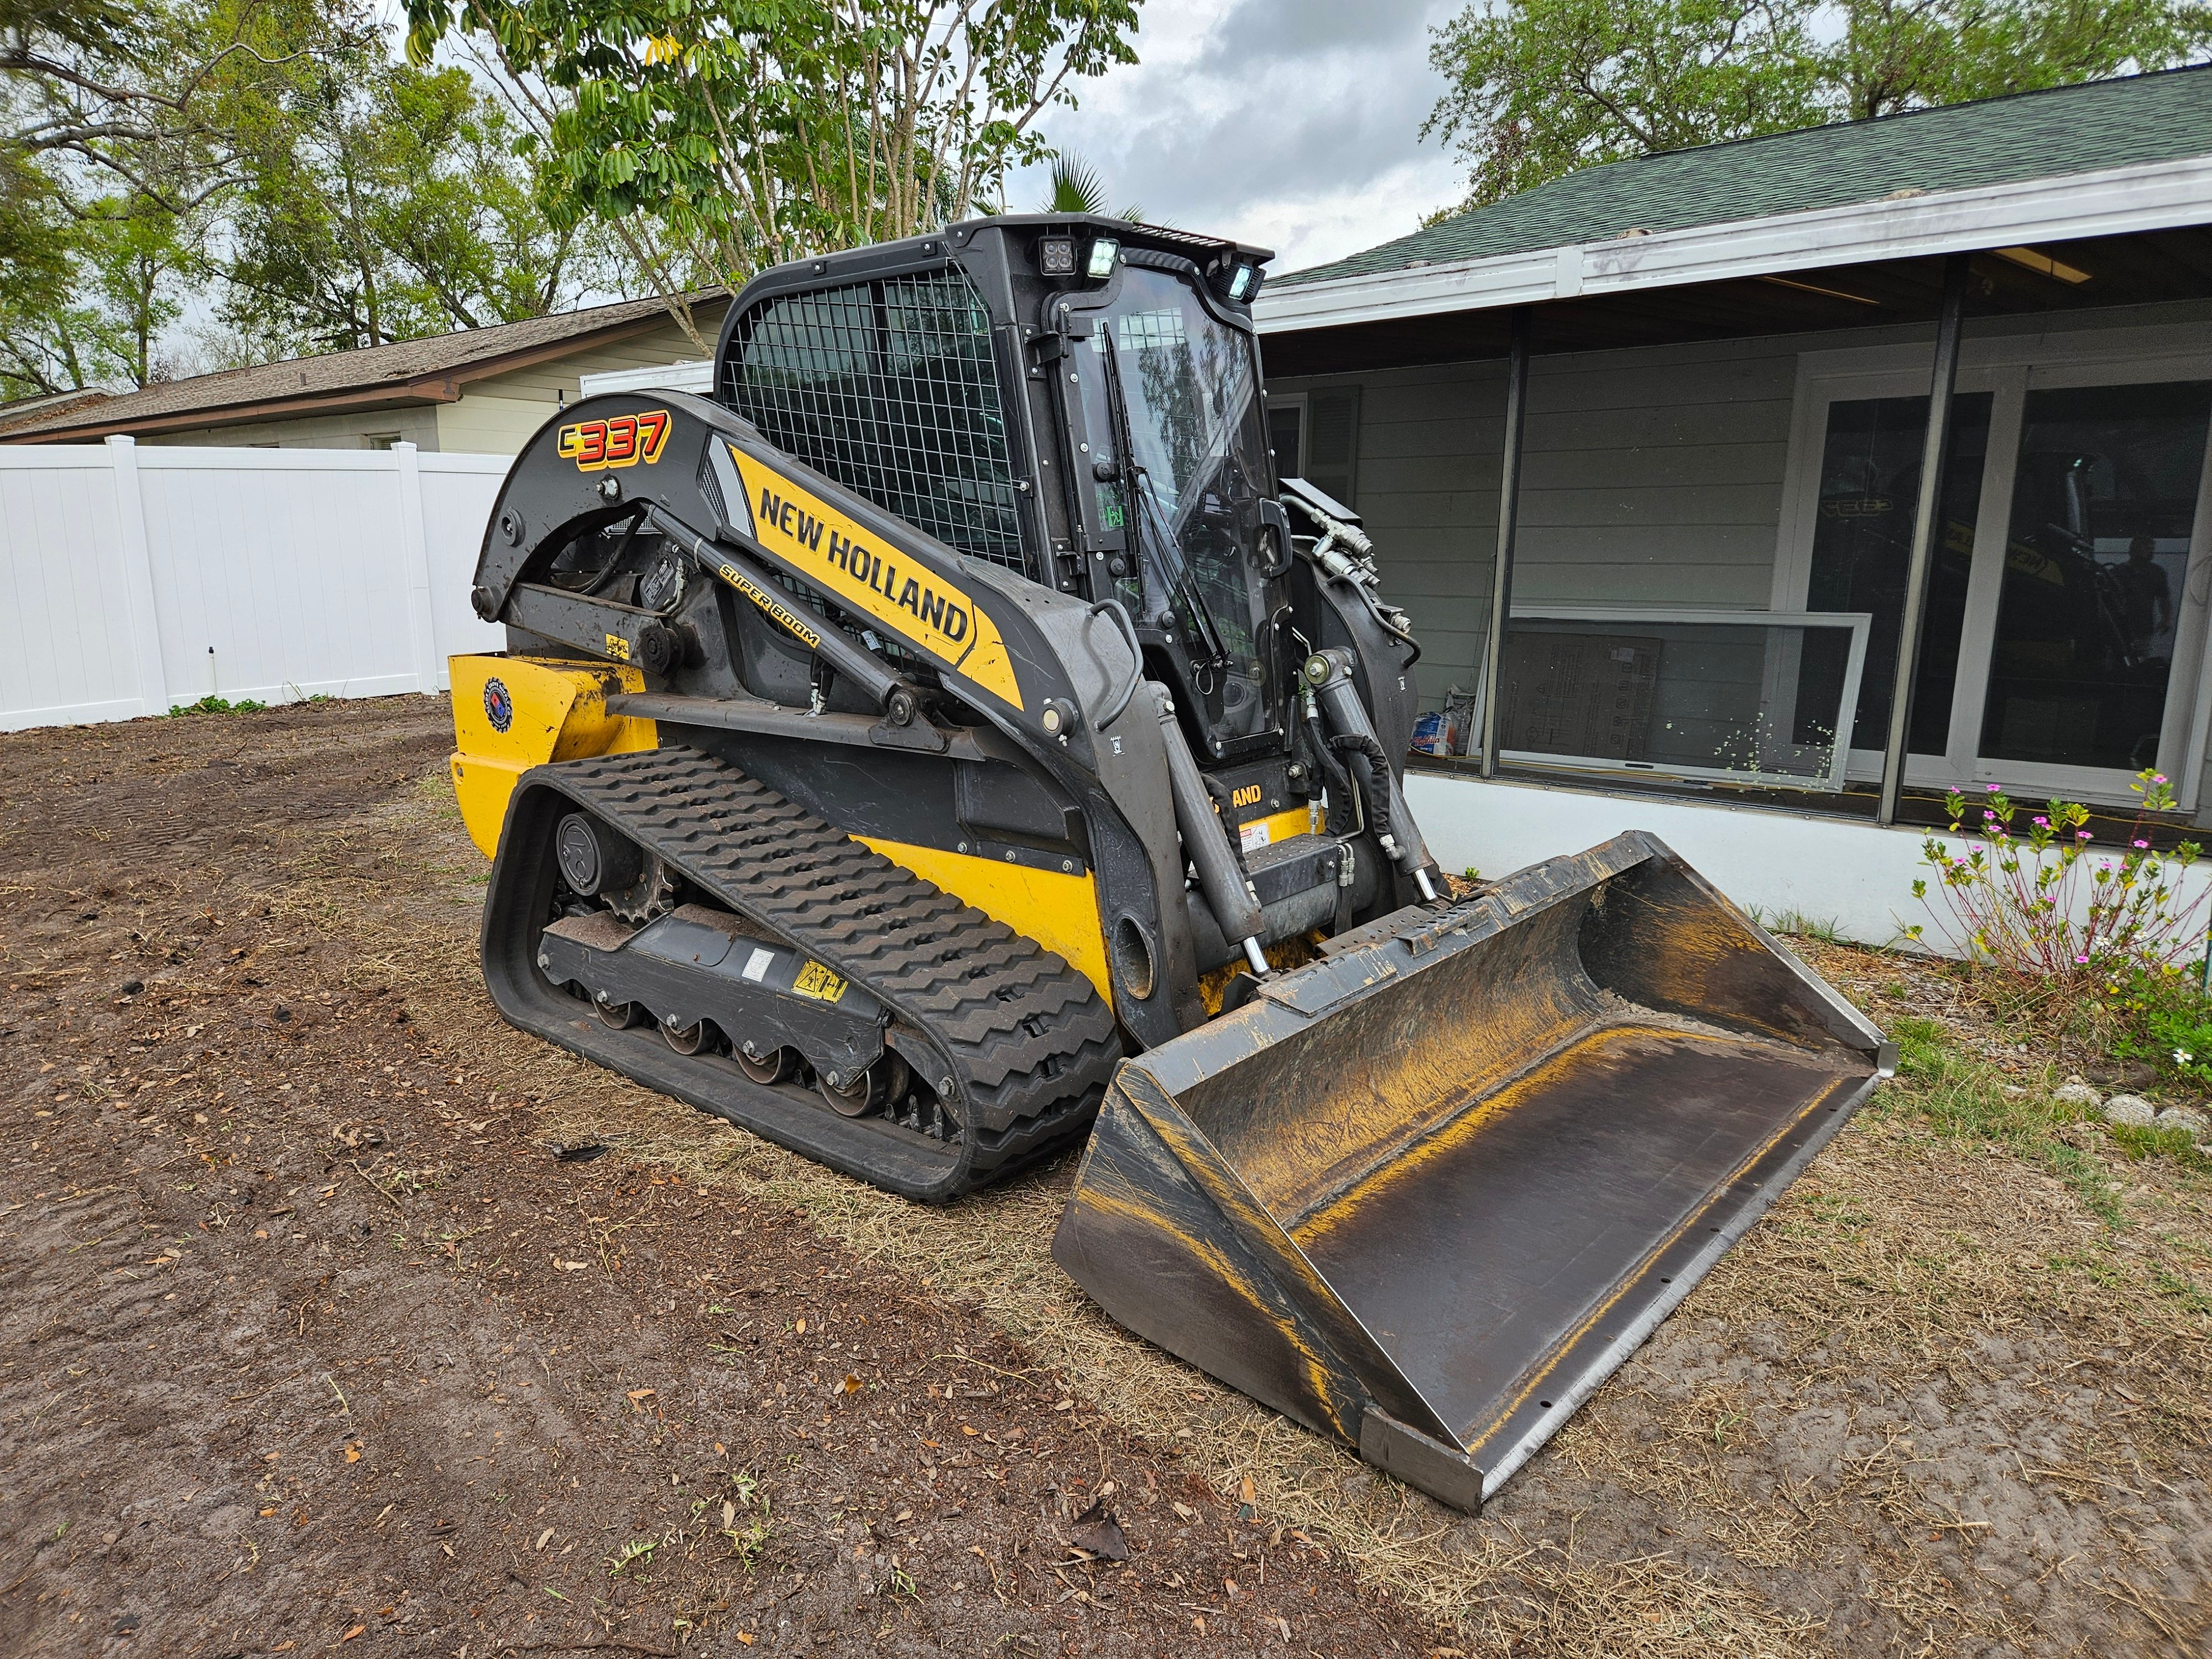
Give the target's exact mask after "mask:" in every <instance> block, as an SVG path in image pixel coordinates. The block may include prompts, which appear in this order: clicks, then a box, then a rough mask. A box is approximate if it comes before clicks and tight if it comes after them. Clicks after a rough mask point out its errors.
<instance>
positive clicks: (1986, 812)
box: [1982, 806, 1996, 818]
mask: <svg viewBox="0 0 2212 1659" xmlns="http://www.w3.org/2000/svg"><path fill="white" fill-rule="evenodd" d="M1982 816H1983V817H1985V818H1993V817H1996V813H1995V812H1992V811H1990V809H1989V808H1988V807H1986V806H1984V808H1982Z"/></svg>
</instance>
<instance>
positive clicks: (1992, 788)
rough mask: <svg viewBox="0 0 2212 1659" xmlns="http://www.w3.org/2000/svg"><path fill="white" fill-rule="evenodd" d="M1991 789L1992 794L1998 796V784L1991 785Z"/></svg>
mask: <svg viewBox="0 0 2212 1659" xmlns="http://www.w3.org/2000/svg"><path fill="white" fill-rule="evenodd" d="M1996 792H1997V786H1996V784H1994V783H1993V784H1991V785H1990V793H1991V794H1992V795H1994V794H1996Z"/></svg>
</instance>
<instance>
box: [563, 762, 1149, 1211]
mask: <svg viewBox="0 0 2212 1659" xmlns="http://www.w3.org/2000/svg"><path fill="white" fill-rule="evenodd" d="M542 770H543V772H544V773H545V774H550V775H555V776H556V777H557V779H558V782H559V787H560V789H561V792H562V793H563V794H566V795H568V797H570V798H571V799H574V800H575V801H576V802H577V803H578V804H580V805H585V806H588V807H589V808H590V809H591V810H592V811H594V812H596V813H598V814H599V816H600V817H603V818H605V820H606V821H607V822H608V823H610V824H611V825H613V826H614V827H615V828H617V829H620V830H622V831H623V833H624V834H626V835H628V836H630V837H631V838H632V839H633V840H635V842H638V844H639V845H641V846H642V847H646V848H650V849H651V850H653V851H654V852H657V853H659V854H660V856H661V857H662V858H664V859H665V860H667V861H668V862H669V863H671V865H674V866H676V867H677V868H678V869H679V870H681V871H682V872H684V875H685V876H686V877H687V878H690V881H691V882H692V883H693V884H695V885H696V886H698V887H700V888H702V889H703V890H706V891H707V892H708V894H710V895H711V896H713V897H714V899H715V900H717V901H718V902H720V903H722V904H725V905H726V906H727V907H728V908H730V909H732V910H733V911H735V912H736V913H737V914H738V915H741V916H743V917H744V918H745V919H746V920H748V921H752V922H755V923H757V924H758V925H760V926H763V927H767V928H769V929H770V930H771V931H773V932H775V933H779V934H781V935H782V936H783V937H784V938H785V939H787V940H789V941H790V942H791V943H792V944H793V945H795V946H796V947H798V948H799V949H800V950H803V951H805V952H806V953H807V954H809V955H810V956H812V957H815V958H816V959H817V960H818V961H820V962H822V963H825V964H827V965H828V966H829V967H831V968H834V969H836V971H837V972H838V973H840V974H842V975H844V976H845V977H846V978H847V979H849V980H851V981H854V983H855V984H858V985H861V986H864V987H866V988H867V990H868V991H869V992H870V993H872V994H873V995H875V996H876V997H878V998H879V999H881V1000H883V1001H884V1003H885V1004H887V1005H888V1006H890V1008H891V1009H892V1010H893V1011H895V1012H896V1013H897V1014H898V1015H899V1016H900V1018H902V1021H903V1022H904V1023H905V1024H908V1025H910V1026H912V1027H914V1028H915V1029H916V1030H920V1031H921V1033H922V1034H923V1035H924V1036H926V1037H927V1039H928V1040H929V1041H930V1042H932V1043H933V1045H934V1047H935V1048H936V1049H937V1051H938V1052H939V1054H941V1055H943V1056H944V1058H945V1060H947V1061H948V1062H949V1063H950V1065H951V1069H952V1073H953V1078H954V1091H953V1092H954V1095H955V1105H954V1111H955V1115H956V1116H957V1118H958V1119H959V1120H960V1121H961V1123H962V1124H963V1129H964V1130H965V1132H966V1133H969V1135H970V1136H971V1138H972V1139H974V1141H975V1146H974V1148H973V1151H972V1153H971V1157H972V1158H973V1159H974V1169H975V1175H976V1176H978V1177H979V1178H980V1177H982V1176H987V1175H988V1174H989V1173H990V1171H991V1170H992V1169H993V1168H994V1166H995V1165H996V1164H998V1163H1000V1162H1001V1161H1002V1159H1003V1158H1005V1157H1006V1156H1013V1155H1016V1154H1018V1155H1020V1156H1022V1157H1024V1158H1026V1156H1027V1155H1028V1154H1029V1153H1030V1152H1032V1151H1034V1150H1036V1147H1037V1146H1038V1144H1039V1140H1040V1137H1039V1136H1038V1134H1037V1133H1036V1131H1037V1130H1039V1129H1041V1128H1044V1127H1046V1122H1045V1121H1048V1120H1051V1119H1054V1118H1064V1119H1066V1121H1067V1127H1068V1128H1069V1130H1070V1131H1071V1132H1072V1131H1073V1130H1074V1129H1076V1128H1078V1127H1081V1126H1082V1125H1084V1124H1085V1123H1087V1122H1088V1121H1089V1117H1090V1114H1091V1111H1092V1110H1093V1109H1095V1108H1096V1107H1097V1103H1098V1101H1099V1099H1100V1097H1101V1096H1102V1095H1103V1092H1104V1090H1105V1086H1106V1083H1107V1080H1108V1079H1109V1077H1110V1076H1111V1075H1112V1073H1113V1069H1114V1066H1115V1061H1117V1060H1119V1059H1120V1058H1121V1037H1120V1035H1119V1033H1118V1031H1117V1030H1116V1028H1115V1022H1114V1016H1113V1012H1112V1011H1111V1010H1110V1009H1109V1007H1108V1006H1107V1005H1106V1003H1105V1000H1103V998H1101V997H1100V996H1099V994H1098V992H1097V987H1094V986H1093V985H1092V984H1091V981H1089V980H1087V979H1085V977H1084V976H1083V975H1081V974H1079V973H1078V972H1077V971H1076V970H1075V969H1073V968H1072V967H1070V966H1069V965H1068V963H1067V962H1066V959H1065V958H1063V957H1060V956H1057V955H1055V954H1054V952H1052V951H1048V950H1046V949H1045V948H1044V947H1043V946H1042V945H1039V944H1037V943H1036V941H1035V940H1034V939H1028V938H1025V937H1024V936H1023V935H1022V934H1020V933H1016V932H1014V930H1013V929H1012V928H1011V927H1007V926H1006V924H1005V923H1004V922H1001V921H994V920H993V919H992V918H991V917H989V916H987V915H984V914H983V913H982V912H981V911H980V910H975V909H972V908H969V906H968V905H966V904H963V903H962V902H960V901H959V900H958V899H957V898H954V897H952V896H951V895H950V894H947V893H945V892H943V891H941V890H939V889H938V888H936V887H933V886H932V885H931V884H929V883H927V882H926V881H924V880H922V879H921V878H920V877H918V876H916V875H915V874H914V873H913V872H911V871H908V870H905V869H902V868H901V867H900V866H897V865H896V864H894V863H892V862H891V861H890V860H889V859H887V858H885V857H884V856H883V854H880V853H878V852H876V851H874V850H873V849H872V848H867V847H865V846H863V845H861V844H860V842H856V841H854V840H852V839H851V838H850V837H848V836H847V835H846V834H845V833H844V832H843V831H842V830H840V829H837V828H836V827H835V826H834V825H831V824H829V823H823V821H822V820H821V819H820V818H817V817H815V816H814V815H813V814H812V813H811V812H809V811H806V810H805V808H803V807H801V806H799V805H795V804H794V803H793V802H792V801H790V800H788V799H786V798H785V797H783V796H781V795H780V794H778V793H776V792H775V791H774V790H772V789H770V788H769V787H767V786H766V785H765V784H763V783H762V782H760V781H758V780H757V779H755V778H752V777H750V776H748V775H746V774H744V773H743V772H741V771H739V770H738V769H737V768H736V767H734V766H732V765H730V764H729V763H727V762H725V761H721V760H718V759H716V758H714V757H712V756H709V755H705V754H702V753H701V752H700V751H698V750H694V749H685V748H680V747H670V748H664V749H659V750H644V751H641V752H638V753H635V754H628V755H614V756H608V757H601V758H598V759H592V760H577V761H564V762H561V763H556V764H554V765H551V766H548V767H545V768H544V769H542ZM930 1080H931V1081H932V1082H933V1083H938V1084H939V1085H941V1084H942V1081H943V1079H942V1076H941V1074H940V1075H939V1077H936V1078H933V1079H930ZM1001 1147H1003V1149H1004V1150H1003V1152H1000V1153H999V1154H998V1155H996V1156H994V1149H996V1148H1001Z"/></svg>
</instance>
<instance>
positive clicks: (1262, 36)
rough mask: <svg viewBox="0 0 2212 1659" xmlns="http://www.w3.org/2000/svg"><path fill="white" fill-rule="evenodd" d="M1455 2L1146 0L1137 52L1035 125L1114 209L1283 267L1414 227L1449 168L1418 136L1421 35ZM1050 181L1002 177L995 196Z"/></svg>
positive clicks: (1426, 83) (1015, 203) (1454, 175)
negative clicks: (1242, 245)
mask: <svg viewBox="0 0 2212 1659" xmlns="http://www.w3.org/2000/svg"><path fill="white" fill-rule="evenodd" d="M1464 3H1465V0H1151V3H1149V4H1147V5H1146V6H1145V8H1144V9H1143V12H1142V14H1141V15H1142V18H1143V25H1142V27H1141V28H1140V29H1139V33H1138V35H1137V53H1138V56H1139V58H1140V59H1141V61H1140V62H1139V64H1137V65H1136V66H1135V67H1134V68H1130V69H1121V70H1115V71H1114V72H1113V73H1112V74H1111V75H1109V76H1107V77H1106V78H1105V79H1103V80H1102V81H1097V82H1091V83H1089V84H1087V85H1085V86H1084V87H1082V88H1080V89H1079V94H1078V95H1079V97H1080V98H1081V100H1082V104H1081V107H1080V108H1079V109H1076V110H1074V111H1073V112H1069V111H1055V112H1052V113H1050V114H1049V115H1048V116H1047V117H1046V118H1045V119H1044V121H1043V124H1042V125H1043V131H1044V134H1045V137H1047V138H1048V140H1049V141H1050V142H1051V143H1053V144H1054V146H1056V147H1057V148H1058V149H1060V150H1061V151H1063V152H1066V153H1072V154H1073V155H1079V156H1081V157H1082V158H1083V160H1085V161H1087V162H1089V163H1090V164H1091V166H1092V167H1096V168H1097V170H1098V173H1099V174H1100V175H1101V177H1102V178H1103V180H1104V183H1105V186H1106V191H1107V194H1108V196H1109V197H1110V198H1111V199H1112V202H1113V204H1114V205H1115V207H1120V206H1121V205H1123V204H1127V203H1134V204H1136V205H1138V206H1139V207H1141V208H1143V209H1144V210H1145V213H1146V216H1147V217H1148V218H1154V219H1161V218H1164V219H1166V220H1168V221H1170V222H1172V223H1174V224H1176V225H1177V226H1179V227H1181V228H1183V229H1186V230H1194V231H1202V232H1206V233H1207V234H1218V235H1230V236H1235V237H1237V238H1239V239H1241V240H1244V241H1248V242H1256V243H1258V244H1260V245H1261V246H1264V247H1273V248H1274V249H1275V250H1276V252H1277V254H1278V258H1277V259H1276V261H1275V264H1274V267H1273V269H1275V270H1278V271H1284V270H1296V269H1297V268H1299V267H1300V266H1304V265H1310V264H1319V263H1321V262H1322V261H1323V260H1328V259H1334V258H1340V256H1342V255H1344V254H1346V253H1352V252H1358V250H1359V249H1361V248H1364V247H1371V246H1374V245H1375V244H1376V243H1377V242H1382V241H1387V240H1389V239H1390V238H1391V237H1393V236H1401V235H1403V234H1406V233H1407V232H1408V231H1411V230H1413V229H1415V228H1418V226H1419V222H1420V218H1421V216H1422V215H1423V214H1425V213H1430V212H1433V211H1434V210H1436V209H1437V208H1439V207H1442V206H1443V205H1445V204H1448V203H1450V202H1453V201H1455V200H1457V199H1458V197H1459V196H1460V194H1461V192H1462V190H1463V188H1464V185H1463V182H1462V173H1461V169H1460V167H1458V166H1457V165H1456V164H1455V162H1454V161H1452V159H1451V157H1450V155H1449V152H1448V151H1447V150H1446V149H1444V147H1443V145H1442V144H1440V143H1437V142H1436V141H1435V140H1433V139H1431V140H1429V141H1428V142H1426V143H1424V142H1423V141H1422V139H1421V137H1420V127H1421V122H1422V120H1423V118H1425V116H1426V115H1427V114H1428V112H1429V109H1430V107H1431V106H1432V105H1433V104H1434V103H1435V102H1436V100H1437V96H1438V94H1440V93H1441V92H1442V91H1443V82H1442V80H1441V78H1440V77H1439V76H1437V74H1436V73H1435V72H1434V71H1433V70H1431V69H1430V68H1429V64H1428V50H1429V29H1430V27H1431V25H1433V24H1436V23H1438V22H1442V21H1444V20H1445V19H1446V18H1448V17H1449V16H1451V15H1454V14H1455V13H1456V12H1457V11H1459V10H1460V9H1462V6H1463V5H1464ZM1048 188H1049V186H1048V184H1047V182H1046V181H1045V179H1044V178H1043V177H1042V174H1041V173H1032V174H1030V175H1029V176H1025V177H1022V178H1018V179H1016V180H1015V181H1014V182H1013V184H1012V187H1011V189H1010V190H1009V191H1008V195H1009V197H1010V198H1011V199H1010V200H1009V203H1008V205H1009V206H1011V207H1012V208H1014V209H1016V210H1022V209H1025V208H1032V207H1034V206H1036V205H1037V204H1039V203H1041V202H1042V199H1043V197H1044V196H1045V194H1046V192H1047V191H1048Z"/></svg>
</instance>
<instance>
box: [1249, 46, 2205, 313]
mask: <svg viewBox="0 0 2212 1659" xmlns="http://www.w3.org/2000/svg"><path fill="white" fill-rule="evenodd" d="M2189 155H2212V65H2208V66H2206V67H2203V68H2197V69H2183V70H2164V71H2161V72H2160V73H2158V74H2155V75H2138V76H2128V77H2127V78H2125V79H2122V80H2115V81H2092V82H2086V83H2084V84H2082V85H2080V86H2073V87H2054V88H2051V89H2050V90H2048V91H2045V92H2027V93H2016V94H2013V95H2012V96H2010V97H2007V98H1991V99H1988V100H1984V101H1982V102H1980V103H1972V104H1950V105H1947V106H1943V107H1942V108H1939V109H1922V110H1911V111H1909V112H1905V113H1904V114H1901V115H1887V116H1883V117H1881V118H1880V119H1878V120H1873V121H1850V122H1839V123H1838V124H1836V125H1832V126H1825V127H1808V128H1805V129H1804V130H1802V131H1797V132H1780V133H1776V134H1773V135H1772V136H1771V137H1765V138H1745V139H1740V140H1738V141H1736V142H1735V143H1726V144H1707V145H1705V146H1703V147H1701V148H1699V149H1678V150H1668V151H1666V152H1664V153H1662V154H1661V155H1643V156H1638V157H1637V158H1635V159H1634V160H1632V161H1613V162H1609V163H1607V165H1605V166H1603V167H1584V168H1583V169H1582V171H1580V172H1578V173H1569V174H1568V175H1567V176H1566V177H1565V178H1564V179H1553V180H1552V182H1551V183H1549V184H1546V185H1537V186H1536V187H1535V188H1534V189H1533V190H1527V191H1522V192H1521V194H1519V195H1518V196H1510V197H1506V198H1505V199H1504V201H1502V202H1493V203H1492V204H1490V205H1489V206H1487V207H1480V208H1475V209H1474V210H1470V211H1468V212H1466V213H1462V214H1459V215H1457V216H1455V217H1453V218H1449V219H1447V220H1445V221H1443V222H1442V223H1441V224H1436V225H1431V226H1430V227H1429V228H1427V229H1425V230H1419V231H1416V232H1414V233H1413V234H1412V235H1410V236H1401V237H1400V238H1398V239H1397V240H1395V241H1392V242H1385V243H1383V245H1382V246H1380V247H1371V248H1369V249H1368V250H1367V251H1366V252H1364V253H1355V254H1352V256H1351V257H1350V258H1344V259H1339V260H1337V261H1335V262H1334V264H1326V265H1316V266H1314V267H1313V268H1312V269H1310V270H1300V271H1294V272H1291V273H1290V274H1288V275H1286V276H1279V277H1277V278H1276V279H1275V282H1276V283H1278V284H1288V283H1313V282H1320V281H1322V280H1324V279H1326V278H1328V277H1332V276H1366V275H1368V274H1370V273H1371V272H1375V271H1383V270H1401V269H1403V268H1404V267H1405V266H1407V265H1408V264H1412V263H1413V261H1415V260H1424V261H1426V262H1428V263H1430V264H1443V263H1444V262H1446V261H1448V260H1455V259H1481V258H1492V257H1494V256H1496V255H1499V254H1506V253H1526V252H1534V250H1536V249H1539V248H1547V247H1565V246H1571V245H1572V244H1575V243H1579V242H1601V241H1606V240H1610V239H1612V238H1613V237H1616V236H1618V235H1620V234H1621V233H1622V232H1623V231H1625V230H1630V229H1642V230H1647V231H1662V230H1680V229H1683V228H1686V227H1688V226H1692V225H1711V224H1720V223H1723V222H1727V221H1729V220H1731V219H1758V218H1764V217H1765V216H1768V215H1770V214H1777V213H1796V212H1802V211H1804V210H1808V209H1811V208H1825V207H1842V206H1845V205H1848V204H1851V203H1855V202H1873V201H1879V200H1881V198H1882V197H1886V196H1889V195H1891V194H1893V193H1894V192H1896V191H1908V190H1909V191H1939V190H1964V189H1969V188H1972V186H1975V185H2002V184H2011V183H2015V182H2018V181H2020V180H2022V179H2048V178H2052V177H2056V176H2058V175H2062V174H2064V173H2087V172H2091V171H2093V170H2095V169H2098V168H2101V167H2124V166H2126V165H2127V164H2129V163H2130V162H2140V161H2172V160H2174V159H2177V158H2179V157H2183V156H2189Z"/></svg>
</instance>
